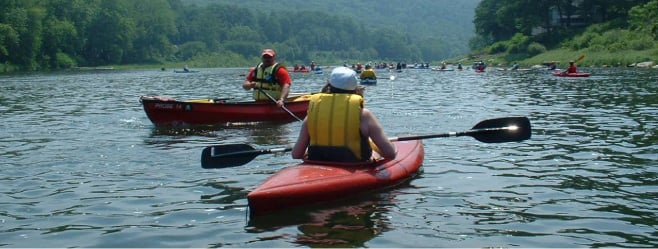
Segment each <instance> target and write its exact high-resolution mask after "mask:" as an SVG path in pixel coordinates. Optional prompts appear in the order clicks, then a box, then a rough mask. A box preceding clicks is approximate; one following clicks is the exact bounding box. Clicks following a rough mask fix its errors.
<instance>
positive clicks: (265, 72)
mask: <svg viewBox="0 0 658 249" xmlns="http://www.w3.org/2000/svg"><path fill="white" fill-rule="evenodd" d="M278 70H279V63H274V64H273V65H272V66H269V67H266V68H263V63H260V64H258V66H256V71H255V73H256V80H255V81H256V82H258V84H257V87H259V88H260V89H262V90H263V91H265V92H267V93H268V94H269V95H270V96H272V98H274V99H275V100H277V99H279V98H280V97H281V88H282V87H281V84H279V81H278V80H277V78H276V72H277V71H278ZM253 96H254V100H269V99H270V98H268V97H267V95H265V94H263V93H262V92H261V91H259V90H258V89H254V90H253Z"/></svg>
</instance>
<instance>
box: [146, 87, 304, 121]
mask: <svg viewBox="0 0 658 249" xmlns="http://www.w3.org/2000/svg"><path fill="white" fill-rule="evenodd" d="M308 96H309V95H302V96H296V97H291V98H288V100H287V101H286V103H285V107H286V108H288V110H290V111H291V112H292V113H294V114H295V115H296V116H297V117H299V118H302V119H303V118H304V117H306V110H307V109H308V102H309V99H308ZM139 101H140V102H141V103H142V105H143V106H144V111H145V112H146V116H148V118H149V119H150V120H151V122H153V124H155V125H158V126H161V125H170V126H181V125H182V126H184V125H210V124H225V123H243V122H244V123H247V122H281V123H285V122H292V121H296V120H297V119H295V117H293V116H292V115H290V114H289V113H288V112H286V111H285V110H283V109H282V108H279V107H277V105H276V104H275V103H274V102H272V101H250V102H227V101H225V100H213V99H197V100H187V101H178V100H175V99H172V98H168V97H160V96H142V97H140V98H139Z"/></svg>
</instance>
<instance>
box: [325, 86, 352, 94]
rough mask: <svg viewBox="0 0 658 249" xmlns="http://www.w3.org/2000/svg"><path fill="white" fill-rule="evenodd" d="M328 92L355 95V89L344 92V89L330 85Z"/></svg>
mask: <svg viewBox="0 0 658 249" xmlns="http://www.w3.org/2000/svg"><path fill="white" fill-rule="evenodd" d="M329 91H330V92H331V93H356V89H355V90H345V89H340V88H337V87H334V86H332V85H329Z"/></svg>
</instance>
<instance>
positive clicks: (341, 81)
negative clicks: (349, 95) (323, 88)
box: [329, 67, 357, 91]
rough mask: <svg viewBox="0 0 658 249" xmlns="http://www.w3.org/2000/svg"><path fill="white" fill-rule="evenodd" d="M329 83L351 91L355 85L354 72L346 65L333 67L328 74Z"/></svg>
mask: <svg viewBox="0 0 658 249" xmlns="http://www.w3.org/2000/svg"><path fill="white" fill-rule="evenodd" d="M329 84H331V86H333V87H335V88H340V89H343V90H347V91H352V90H354V89H356V85H357V79H356V72H355V71H354V70H352V69H350V68H347V67H337V68H334V70H332V71H331V76H329Z"/></svg>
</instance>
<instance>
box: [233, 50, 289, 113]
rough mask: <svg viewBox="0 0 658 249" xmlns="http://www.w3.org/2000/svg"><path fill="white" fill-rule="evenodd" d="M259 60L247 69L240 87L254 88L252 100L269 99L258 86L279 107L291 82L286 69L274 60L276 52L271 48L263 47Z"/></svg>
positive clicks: (286, 94)
mask: <svg viewBox="0 0 658 249" xmlns="http://www.w3.org/2000/svg"><path fill="white" fill-rule="evenodd" d="M261 60H262V61H261V63H260V64H258V65H257V66H256V67H255V68H252V69H251V70H249V73H248V74H247V78H246V79H245V81H244V83H243V84H242V88H244V89H245V90H249V89H254V91H253V97H254V100H268V101H271V100H270V98H269V97H267V95H265V94H263V93H262V92H261V91H260V90H258V89H257V88H260V89H262V90H263V91H265V92H267V93H268V94H269V95H270V96H272V98H274V100H276V104H277V105H278V106H279V107H282V106H283V103H284V101H285V100H286V98H287V97H288V93H289V92H290V84H292V80H291V79H290V74H289V73H288V69H286V67H285V66H282V65H280V64H279V63H277V62H276V53H275V52H274V50H272V49H263V51H262V52H261Z"/></svg>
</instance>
